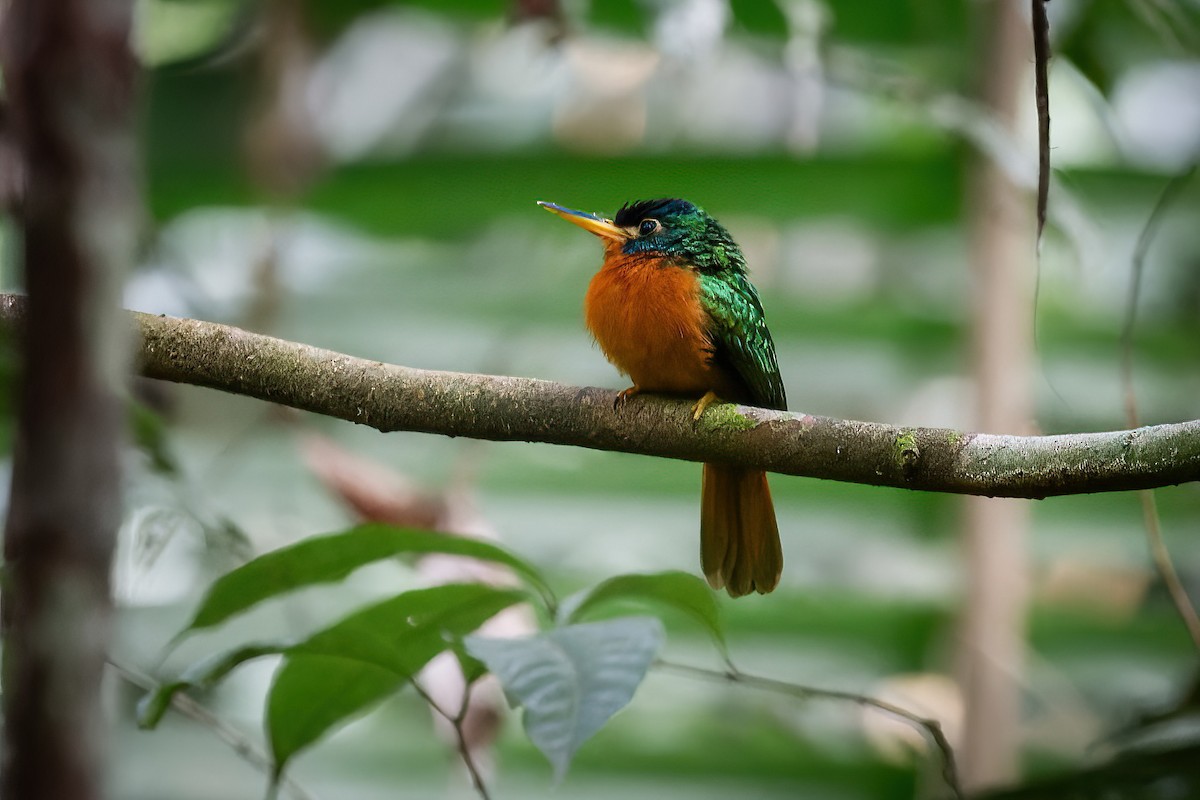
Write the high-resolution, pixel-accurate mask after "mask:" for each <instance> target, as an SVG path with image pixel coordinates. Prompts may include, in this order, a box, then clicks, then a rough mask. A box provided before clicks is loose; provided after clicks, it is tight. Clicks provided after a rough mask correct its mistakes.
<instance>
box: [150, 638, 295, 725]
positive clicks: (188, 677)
mask: <svg viewBox="0 0 1200 800" xmlns="http://www.w3.org/2000/svg"><path fill="white" fill-rule="evenodd" d="M286 649H287V645H283V644H251V645H245V646H243V647H239V648H237V649H236V650H230V651H228V652H226V653H220V654H218V655H216V656H213V657H212V658H208V659H205V660H203V661H201V662H199V663H197V664H195V665H194V666H192V667H191V668H190V669H188V670H187V672H185V673H184V674H183V675H181V676H180V677H179V680H177V681H172V682H171V683H164V684H162V685H161V686H159V687H158V688H157V689H155V690H154V691H153V692H150V693H149V694H147V695H146V696H145V697H143V698H142V699H141V700H140V701H139V702H138V706H137V721H138V727H140V728H142V729H143V730H152V729H154V728H155V727H157V726H158V723H159V722H161V721H162V718H163V714H165V713H167V709H168V708H170V706H171V701H172V700H174V699H175V695H176V694H178V693H179V692H184V691H190V690H192V689H207V688H209V687H210V686H212V685H214V684H215V683H217V681H219V680H221V679H222V678H224V677H225V676H226V675H228V674H229V673H230V672H232V671H233V670H234V669H236V668H237V667H240V666H241V665H242V664H244V663H246V662H247V661H251V660H253V659H256V658H261V657H262V656H269V655H276V654H278V653H282V652H284V651H285V650H286Z"/></svg>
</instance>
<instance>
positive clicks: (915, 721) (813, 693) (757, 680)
mask: <svg viewBox="0 0 1200 800" xmlns="http://www.w3.org/2000/svg"><path fill="white" fill-rule="evenodd" d="M727 663H728V662H727ZM654 666H655V667H656V668H657V669H659V670H662V671H663V672H673V673H675V674H676V675H685V676H687V677H690V678H698V679H701V680H707V681H714V682H717V683H739V684H742V685H743V686H749V687H750V688H753V689H760V690H762V691H766V692H775V693H777V694H785V695H788V696H790V697H796V698H799V699H801V700H843V701H846V702H850V703H854V704H856V705H859V706H864V707H867V708H873V709H875V710H876V711H882V712H883V713H885V714H889V715H891V716H893V717H896V718H898V719H902V720H904V721H905V722H908V723H910V724H912V725H913V726H914V727H915V728H917V729H918V730H919V731H921V733H922V734H924V735H925V736H927V737H928V738H929V740H930V741H932V742H933V744H934V746H935V747H936V748H937V749H938V752H939V753H940V755H941V759H942V779H943V780H944V781H945V782H946V786H947V787H949V789H950V791H951V793H952V794H953V795H954V797H955V798H957V799H958V800H964V798H965V795H964V794H963V790H962V786H961V784H960V783H959V780H958V767H957V766H956V763H955V760H954V750H953V749H951V747H950V742H949V741H947V740H946V735H945V733H943V732H942V726H941V723H939V722H938V721H937V720H935V719H928V718H926V717H922V716H921V715H920V714H916V713H914V712H912V711H909V710H907V709H904V708H901V707H900V706H897V705H894V704H893V703H889V702H887V701H886V700H880V699H878V698H875V697H868V696H867V695H863V694H858V693H856V692H843V691H838V690H836V689H817V688H814V687H811V686H800V685H798V684H794V683H788V682H787V681H780V680H776V679H774V678H763V677H760V676H757V675H747V674H746V673H744V672H742V671H741V670H739V669H737V668H736V667H734V666H733V665H732V664H729V667H728V669H726V670H725V671H723V672H722V671H719V670H713V669H705V668H704V667H694V666H692V665H690V664H678V663H675V662H673V661H664V660H662V659H659V660H657V661H655V662H654Z"/></svg>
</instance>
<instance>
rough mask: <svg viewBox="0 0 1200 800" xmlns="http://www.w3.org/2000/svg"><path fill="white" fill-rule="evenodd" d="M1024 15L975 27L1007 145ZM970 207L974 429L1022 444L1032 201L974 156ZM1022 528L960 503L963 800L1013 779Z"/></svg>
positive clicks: (993, 16)
mask: <svg viewBox="0 0 1200 800" xmlns="http://www.w3.org/2000/svg"><path fill="white" fill-rule="evenodd" d="M1022 8H1023V6H1022V5H1021V4H1019V3H1017V2H1016V1H1015V0H991V2H990V3H988V4H987V6H986V8H985V9H984V11H983V16H984V21H983V25H982V26H981V27H982V30H983V31H984V35H986V36H987V37H988V41H987V43H986V51H985V57H984V60H983V64H982V67H983V75H982V86H981V97H980V100H981V101H982V103H983V105H984V106H985V107H986V108H987V110H988V111H989V113H990V114H991V116H992V117H993V119H994V120H995V121H996V122H997V124H999V125H1000V126H1002V128H1003V129H1004V131H1005V132H1006V133H1007V134H1008V135H1010V136H1015V129H1016V122H1017V118H1018V115H1019V114H1018V109H1019V105H1020V103H1022V102H1029V103H1032V102H1033V90H1032V83H1031V81H1030V75H1031V73H1030V71H1029V66H1030V64H1031V63H1032V57H1033V56H1032V53H1033V50H1032V34H1031V29H1030V24H1029V22H1028V20H1027V19H1026V18H1025V17H1024V16H1023V14H1022V12H1021V9H1022ZM967 202H968V214H969V226H970V233H971V241H970V247H971V262H972V269H973V273H974V312H975V327H974V331H973V340H974V342H973V343H974V351H973V356H974V368H975V388H976V392H977V393H978V400H977V404H976V423H977V425H978V427H979V428H980V429H981V430H986V431H995V432H997V433H1027V432H1029V431H1028V429H1029V427H1030V421H1031V419H1032V414H1033V409H1032V401H1031V397H1030V372H1031V354H1032V349H1033V348H1032V333H1033V315H1032V314H1033V279H1034V275H1035V271H1034V270H1035V263H1034V254H1035V238H1034V233H1033V232H1034V229H1035V228H1034V214H1033V205H1032V203H1033V200H1032V198H1031V197H1030V196H1028V195H1027V193H1026V192H1024V191H1022V190H1021V189H1020V188H1019V187H1017V186H1015V185H1014V184H1013V182H1012V180H1011V179H1010V177H1009V176H1008V175H1007V174H1006V173H1005V172H1004V171H1003V170H1002V169H1001V168H1000V166H998V165H997V164H996V163H995V161H994V160H993V159H992V158H991V157H989V156H988V155H987V154H983V153H981V154H979V155H978V156H977V157H976V162H975V163H974V164H973V165H972V171H971V176H970V184H969V187H968V198H967ZM1028 529H1029V505H1028V503H1027V502H1025V501H1021V500H1003V499H989V498H983V497H971V498H968V500H967V504H966V559H967V596H966V608H965V613H964V619H963V621H962V636H961V639H960V652H959V668H960V671H961V672H960V678H961V683H962V687H963V693H964V701H965V712H966V717H965V720H964V731H963V742H962V749H961V761H962V775H963V785H964V787H965V788H966V789H967V790H968V791H971V790H975V789H979V788H982V787H985V786H992V785H996V784H999V783H1005V782H1009V781H1012V780H1014V779H1016V778H1017V776H1018V774H1019V769H1018V768H1019V757H1020V712H1021V679H1022V674H1023V672H1024V669H1023V666H1024V650H1025V616H1026V606H1027V603H1028V588H1027V580H1028V571H1029V566H1028V563H1027V562H1028V555H1027V552H1026V539H1027V534H1028Z"/></svg>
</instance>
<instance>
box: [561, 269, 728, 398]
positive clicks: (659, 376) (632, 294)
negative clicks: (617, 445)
mask: <svg viewBox="0 0 1200 800" xmlns="http://www.w3.org/2000/svg"><path fill="white" fill-rule="evenodd" d="M584 311H585V315H586V320H587V326H588V329H589V330H590V331H591V332H592V335H593V336H594V337H595V338H596V342H597V343H598V344H599V345H600V348H601V349H602V350H603V351H604V355H605V356H607V357H608V360H609V361H611V362H612V363H613V364H614V365H615V366H616V367H617V369H619V370H621V371H622V372H624V373H625V374H627V375H628V376H629V377H630V378H631V379H632V380H633V382H634V384H635V385H636V386H637V387H638V388H639V389H642V390H645V391H652V392H654V391H658V392H682V393H703V392H706V391H708V390H710V389H718V388H719V387H720V385H721V384H722V383H723V382H724V381H722V380H721V375H720V374H719V373H718V372H717V370H716V368H714V366H713V365H712V363H711V357H712V343H711V341H710V339H709V336H708V332H707V328H708V315H707V313H706V312H705V311H704V308H703V306H702V305H701V302H700V281H699V280H698V276H697V275H696V273H695V272H694V271H692V270H690V269H687V268H683V267H676V266H663V265H659V264H656V263H655V262H652V261H647V260H638V259H615V260H610V261H609V262H607V263H606V264H605V266H604V267H603V268H602V269H601V270H600V271H599V272H597V273H596V275H595V276H594V277H593V278H592V282H591V285H590V286H589V287H588V293H587V298H586V299H585V301H584Z"/></svg>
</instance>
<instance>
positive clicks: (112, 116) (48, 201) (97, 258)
mask: <svg viewBox="0 0 1200 800" xmlns="http://www.w3.org/2000/svg"><path fill="white" fill-rule="evenodd" d="M130 10H131V3H130V2H129V0H12V2H11V3H9V4H8V5H7V7H6V9H5V12H6V13H5V16H4V19H3V24H4V28H3V38H2V40H0V47H2V51H0V58H2V60H3V61H2V63H3V69H4V87H5V93H6V95H7V98H8V102H9V114H10V117H9V119H10V122H11V133H12V136H13V139H14V141H15V145H16V150H17V152H18V153H19V158H20V160H21V162H22V166H23V168H24V172H25V176H26V182H25V186H24V190H23V193H22V196H21V197H19V198H18V199H17V201H16V205H17V208H16V214H15V216H16V217H17V220H18V223H19V230H20V240H21V244H20V247H21V257H22V261H23V265H24V278H25V285H26V289H27V291H28V295H29V304H28V315H27V318H26V327H25V330H24V335H23V336H21V337H19V340H20V342H21V350H22V363H23V368H22V375H21V387H20V397H19V412H18V414H19V416H18V420H17V436H16V444H15V450H14V457H13V477H12V489H11V496H10V506H9V513H8V520H7V526H6V529H5V539H4V558H5V561H6V567H7V574H6V580H5V581H4V584H3V618H2V622H3V632H4V639H5V641H4V714H5V720H4V751H3V770H2V773H3V774H2V778H0V791H2V793H3V796H4V797H5V798H6V800H21V799H23V798H31V799H32V798H39V799H40V798H72V800H89V798H96V797H100V796H102V794H103V774H102V765H103V746H102V745H103V741H104V739H105V738H106V734H105V731H104V728H105V721H104V718H103V714H102V710H101V706H100V682H101V677H102V673H103V668H104V662H105V657H106V654H107V646H108V638H109V624H110V617H111V609H112V604H111V599H110V594H109V566H110V561H111V556H112V551H113V545H114V541H115V534H116V530H117V526H118V523H119V520H120V513H121V502H120V494H119V482H120V476H119V470H118V456H119V453H118V446H119V442H120V436H121V428H122V425H121V419H122V413H121V404H120V400H119V390H120V385H121V382H122V380H123V377H124V374H125V373H126V371H127V370H126V369H125V367H126V364H125V361H126V359H125V352H126V348H125V339H126V337H125V335H124V334H123V331H124V330H125V324H124V323H123V321H122V319H121V318H120V317H119V316H118V310H119V307H120V304H119V302H118V301H119V297H118V293H119V280H118V278H119V275H120V272H121V271H122V270H123V268H124V266H125V265H126V264H128V263H129V262H130V261H131V260H132V258H133V243H134V236H133V232H134V222H135V220H136V205H135V201H136V196H137V193H136V185H137V181H136V176H135V169H134V155H133V154H134V141H133V138H132V134H131V131H132V123H133V120H134V97H135V89H136V85H135V84H136V65H135V62H134V60H133V57H132V55H131V53H130V50H129V22H130Z"/></svg>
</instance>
